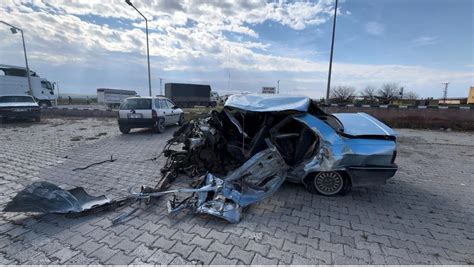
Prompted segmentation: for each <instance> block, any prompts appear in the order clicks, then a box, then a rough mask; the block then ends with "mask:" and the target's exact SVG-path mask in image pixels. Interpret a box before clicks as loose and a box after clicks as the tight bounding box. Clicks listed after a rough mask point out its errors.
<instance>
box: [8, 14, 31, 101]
mask: <svg viewBox="0 0 474 267" xmlns="http://www.w3.org/2000/svg"><path fill="white" fill-rule="evenodd" d="M0 23H3V24H5V25H7V26H9V27H10V31H11V32H12V34H16V33H17V31H20V33H21V40H22V41H23V53H24V54H25V65H26V77H27V78H28V93H29V94H30V95H33V91H32V89H31V78H30V67H29V66H28V57H27V56H26V45H25V37H24V36H23V30H22V29H20V28H18V27H15V26H13V25H11V24H8V23H6V22H5V21H1V20H0Z"/></svg>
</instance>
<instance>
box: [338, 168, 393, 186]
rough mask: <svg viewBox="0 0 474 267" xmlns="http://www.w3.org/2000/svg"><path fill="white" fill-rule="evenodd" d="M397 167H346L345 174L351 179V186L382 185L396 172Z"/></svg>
mask: <svg viewBox="0 0 474 267" xmlns="http://www.w3.org/2000/svg"><path fill="white" fill-rule="evenodd" d="M397 169H398V166H397V165H396V164H392V165H391V166H389V167H348V168H347V169H346V171H347V174H348V175H349V176H350V178H351V182H352V186H368V185H383V184H385V183H386V182H387V180H388V179H389V178H392V177H393V176H394V175H395V173H396V172H397Z"/></svg>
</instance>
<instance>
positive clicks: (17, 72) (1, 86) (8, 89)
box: [0, 65, 56, 106]
mask: <svg viewBox="0 0 474 267" xmlns="http://www.w3.org/2000/svg"><path fill="white" fill-rule="evenodd" d="M30 81H31V91H30V90H28V76H27V72H26V68H22V67H16V66H9V65H0V95H7V94H16V95H23V94H28V95H31V96H32V97H34V99H35V100H36V101H37V102H38V104H39V105H40V106H51V105H52V103H53V102H54V101H56V95H55V94H54V86H53V85H52V84H51V82H50V81H48V80H47V79H45V78H41V77H40V76H38V74H36V72H34V71H32V70H30Z"/></svg>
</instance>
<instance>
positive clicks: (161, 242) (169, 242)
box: [152, 236, 176, 250]
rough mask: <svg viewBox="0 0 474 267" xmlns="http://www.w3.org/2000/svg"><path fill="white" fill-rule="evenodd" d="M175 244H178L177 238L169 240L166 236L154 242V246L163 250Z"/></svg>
mask: <svg viewBox="0 0 474 267" xmlns="http://www.w3.org/2000/svg"><path fill="white" fill-rule="evenodd" d="M174 244H176V240H168V239H166V238H165V237H162V236H161V237H160V238H158V239H157V240H156V241H155V242H153V244H152V246H153V247H157V248H160V249H162V250H168V249H170V248H171V247H172V246H174Z"/></svg>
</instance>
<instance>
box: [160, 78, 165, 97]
mask: <svg viewBox="0 0 474 267" xmlns="http://www.w3.org/2000/svg"><path fill="white" fill-rule="evenodd" d="M160 94H161V95H165V94H163V78H160Z"/></svg>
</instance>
